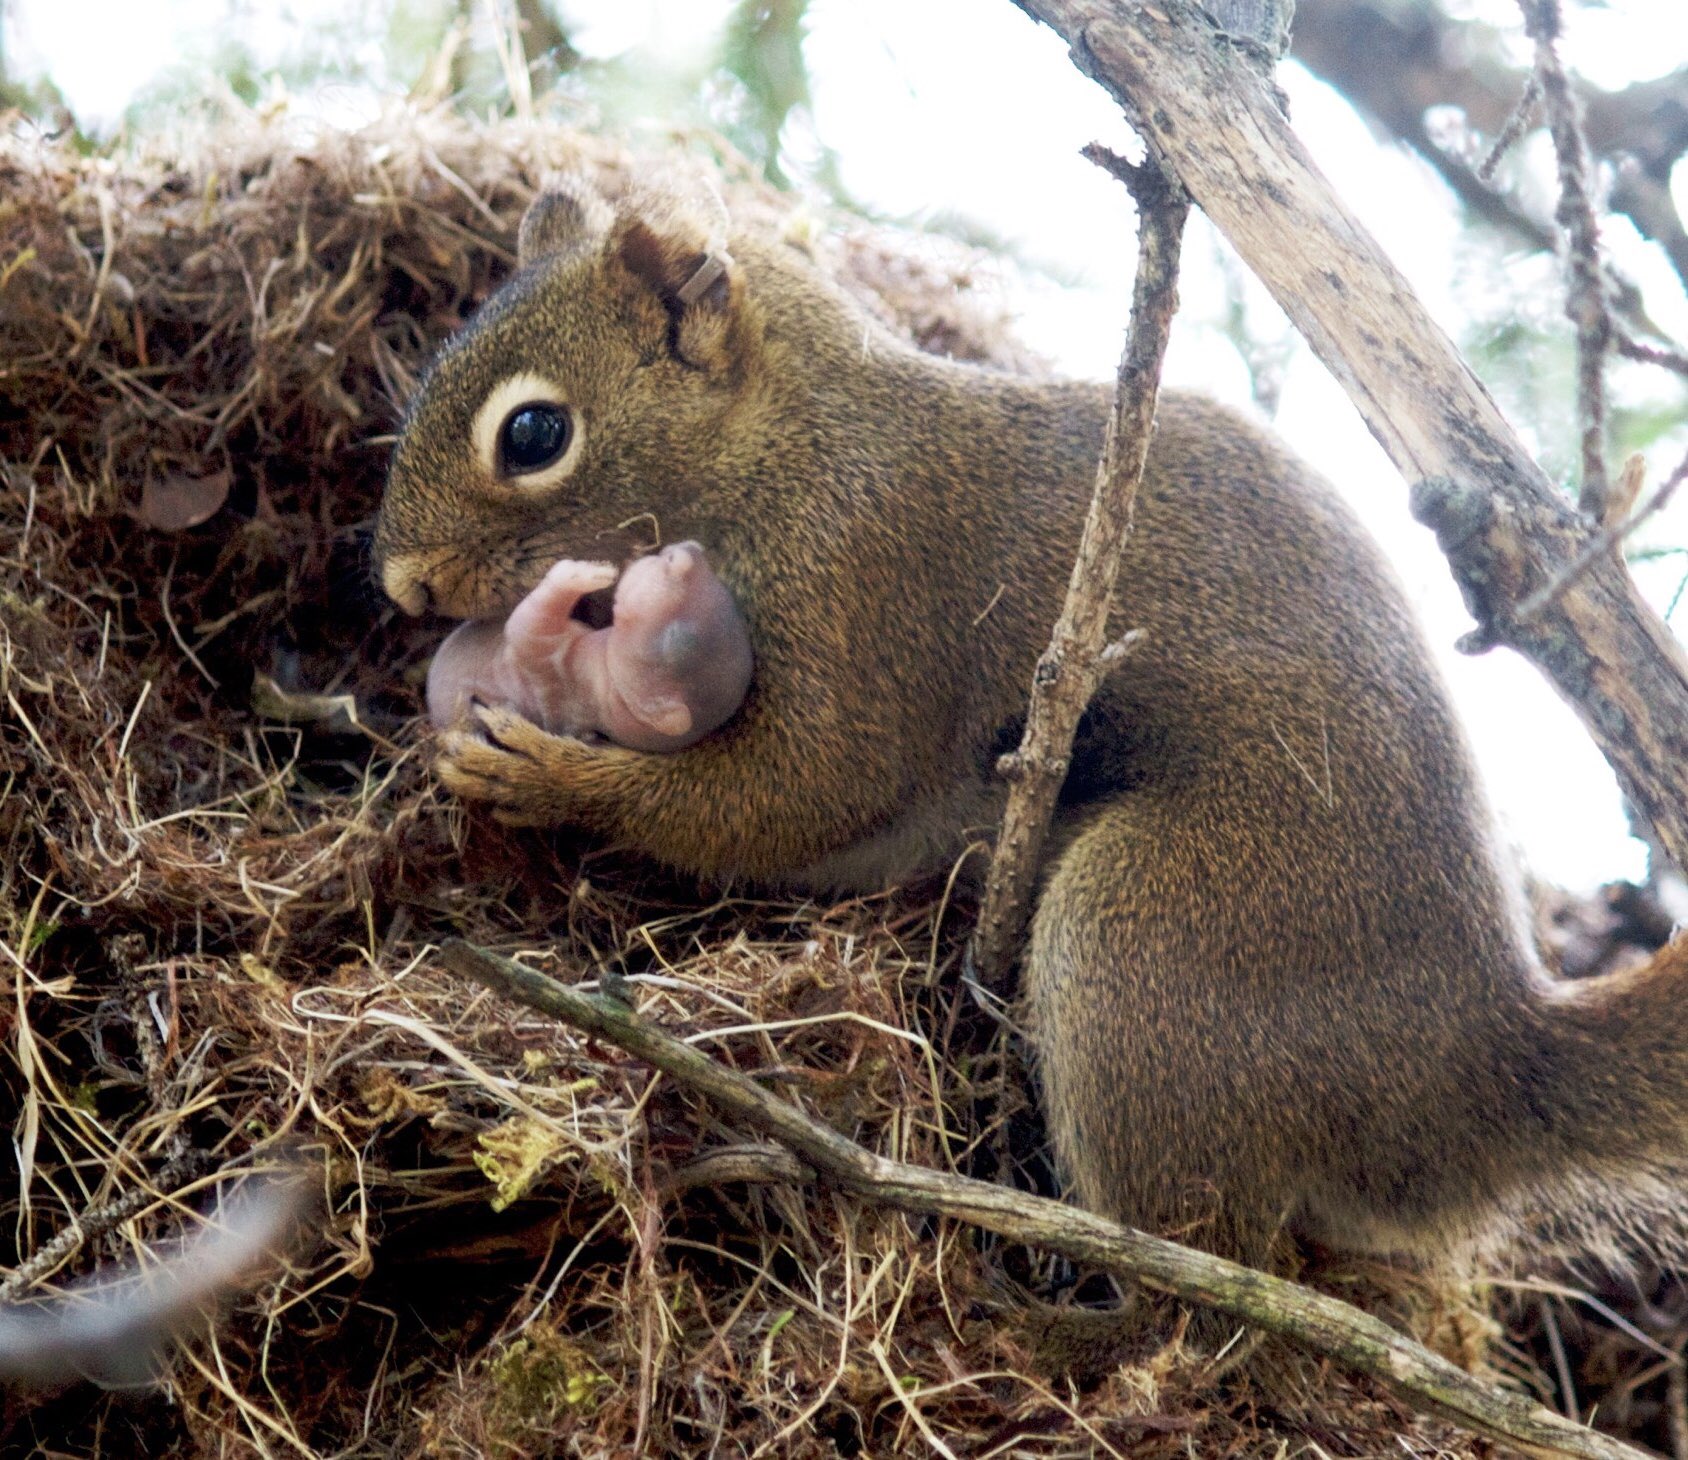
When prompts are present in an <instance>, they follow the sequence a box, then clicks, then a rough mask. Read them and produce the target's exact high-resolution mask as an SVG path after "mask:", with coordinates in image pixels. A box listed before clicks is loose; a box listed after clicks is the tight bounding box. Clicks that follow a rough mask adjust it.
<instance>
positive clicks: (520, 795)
mask: <svg viewBox="0 0 1688 1460" xmlns="http://www.w3.org/2000/svg"><path fill="white" fill-rule="evenodd" d="M602 754H603V750H602V749H601V748H600V747H597V746H593V745H588V744H586V742H584V741H582V740H577V739H575V738H574V737H572V736H567V735H552V734H550V733H549V732H548V731H545V730H542V729H540V728H539V726H537V725H535V724H534V723H533V721H531V720H526V719H523V718H522V716H520V715H518V714H516V713H515V712H514V711H512V710H506V709H499V708H496V707H493V706H490V705H481V704H477V705H474V706H472V707H471V709H470V711H469V713H468V714H467V715H466V716H464V718H463V719H461V720H460V721H458V723H457V724H456V725H455V726H453V727H452V728H451V729H450V730H447V731H445V732H443V733H442V734H441V735H440V741H439V753H438V755H437V756H436V757H435V760H434V769H435V770H436V771H437V772H438V774H439V778H440V781H441V783H442V784H443V785H444V786H445V788H446V790H448V791H450V792H451V793H452V794H453V795H454V796H461V797H462V798H463V799H464V800H467V801H488V802H491V803H492V808H493V815H494V816H496V817H497V818H498V820H500V821H502V822H503V823H504V824H505V825H507V826H557V825H560V824H562V823H564V822H568V821H571V820H573V819H574V818H573V816H572V815H571V813H572V812H574V811H575V810H576V809H577V807H576V804H575V803H576V798H575V797H574V796H573V795H571V794H570V788H571V786H572V785H573V783H574V780H575V778H576V776H577V775H578V773H579V771H580V770H581V769H582V768H583V767H584V766H585V764H586V763H587V762H588V761H589V760H590V759H591V758H593V757H595V756H599V755H602Z"/></svg>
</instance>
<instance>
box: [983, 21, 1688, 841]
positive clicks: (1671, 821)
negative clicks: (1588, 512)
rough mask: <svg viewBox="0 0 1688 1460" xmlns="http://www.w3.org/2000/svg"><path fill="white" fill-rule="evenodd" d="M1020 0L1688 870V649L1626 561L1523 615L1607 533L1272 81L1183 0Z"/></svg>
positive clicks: (1495, 629)
mask: <svg viewBox="0 0 1688 1460" xmlns="http://www.w3.org/2000/svg"><path fill="white" fill-rule="evenodd" d="M1016 3H1018V4H1019V5H1020V8H1021V9H1023V10H1025V11H1027V12H1028V13H1029V14H1031V15H1033V16H1034V17H1036V18H1037V19H1039V20H1042V21H1044V22H1045V23H1047V24H1049V25H1050V26H1052V27H1053V28H1054V29H1055V30H1057V31H1058V32H1059V33H1060V34H1061V35H1062V36H1063V37H1065V38H1066V40H1067V42H1068V44H1069V45H1071V47H1072V49H1073V57H1074V60H1075V62H1076V64H1077V65H1078V67H1079V69H1080V70H1082V71H1083V72H1084V73H1085V74H1086V75H1089V76H1092V77H1094V78H1095V79H1096V80H1098V81H1099V82H1101V83H1102V85H1103V86H1104V87H1106V88H1107V89H1108V91H1109V92H1111V93H1112V94H1113V96H1114V97H1115V99H1116V100H1118V101H1119V103H1120V104H1121V105H1122V106H1123V107H1124V108H1125V110H1126V113H1127V115H1128V116H1129V118H1130V119H1131V121H1132V123H1133V124H1134V125H1135V126H1136V127H1137V128H1138V130H1139V131H1140V132H1141V134H1142V135H1143V137H1144V139H1145V141H1146V142H1147V143H1148V145H1149V147H1150V150H1151V152H1152V153H1153V154H1154V155H1155V156H1157V157H1158V158H1160V159H1161V160H1162V162H1163V164H1164V165H1166V166H1168V167H1169V168H1170V169H1171V170H1172V171H1173V173H1174V174H1175V175H1176V176H1177V177H1178V178H1179V179H1180V181H1182V182H1183V184H1184V186H1185V188H1186V189H1187V190H1188V191H1189V193H1190V194H1191V196H1192V197H1193V198H1194V199H1195V201H1196V202H1197V204H1199V205H1200V207H1201V208H1202V209H1203V210H1204V211H1205V212H1206V213H1207V215H1208V217H1210V218H1211V219H1212V220H1213V221H1214V223H1215V224H1216V225H1217V226H1218V227H1219V228H1220V230H1221V231H1222V232H1224V233H1225V235H1226V236H1227V238H1229V239H1230V241H1231V243H1232V245H1233V246H1234V247H1235V248H1236V250H1237V252H1238V253H1239V254H1241V255H1242V257H1243V260H1244V261H1245V262H1246V263H1247V264H1248V265H1249V266H1250V267H1251V268H1252V269H1253V270H1254V271H1255V273H1256V274H1257V275H1259V277H1260V279H1261V280H1262V282H1264V283H1265V284H1266V286H1267V287H1268V288H1269V289H1270V290H1271V291H1272V294H1273V296H1274V297H1275V298H1276V299H1277V301H1278V303H1279V304H1280V305H1281V306H1282V307H1283V309H1284V310H1285V312H1286V313H1288V315H1289V316H1290V318H1291V319H1292V320H1293V321H1294V322H1295V324H1296V327H1297V328H1298V329H1300V331H1301V332H1302V334H1303V335H1304V336H1305V337H1306V339H1307V341H1308V343H1309V344H1310V345H1311V346H1312V348H1313V351H1314V353H1315V354H1317V355H1318V357H1319V359H1320V360H1322V361H1323V362H1324V364H1325V366H1326V367H1327V368H1328V369H1329V370H1330V371H1331V373H1332V374H1333V375H1335V376H1336V378H1337V380H1338V381H1340V382H1341V384H1342V386H1343V388H1344V389H1345V390H1346V391H1347V392H1348V394H1349V396H1350V398H1351V399H1352V400H1353V401H1354V403H1355V405H1356V406H1357V407H1358V408H1359V410H1360V413H1361V415H1362V416H1364V418H1365V420H1366V424H1367V425H1368V426H1369V427H1370V428H1371V431H1372V434H1373V435H1374V436H1376V437H1377V439H1378V441H1379V442H1380V443H1381V444H1382V446H1383V448H1384V450H1385V451H1387V452H1388V453H1389V456H1390V458H1391V459H1392V460H1393V461H1394V463H1395V464H1396V466H1397V467H1398V468H1399V469H1400V471H1401V473H1402V475H1404V476H1405V477H1406V478H1407V480H1408V482H1409V483H1411V484H1412V501H1413V509H1414V511H1415V512H1416V513H1417V514H1418V516H1419V518H1420V520H1421V521H1423V522H1425V523H1427V524H1428V525H1429V526H1431V527H1433V528H1434V529H1435V531H1436V535H1437V539H1438V541H1439V542H1440V543H1441V545H1442V550H1443V552H1444V553H1445V554H1446V555H1447V557H1448V560H1449V563H1450V565H1451V566H1452V568H1453V572H1454V577H1455V579H1456V580H1457V581H1458V583H1459V585H1460V589H1461V591H1462V592H1463V593H1464V595H1465V600H1466V604H1467V606H1468V607H1469V608H1470V610H1471V612H1472V614H1473V616H1474V617H1475V618H1476V619H1477V622H1478V625H1479V630H1478V635H1477V637H1476V639H1475V640H1474V641H1473V645H1472V646H1473V647H1487V646H1488V645H1491V644H1505V645H1509V646H1510V647H1512V648H1514V649H1516V650H1518V652H1520V653H1521V654H1523V655H1524V656H1525V657H1526V658H1528V659H1530V660H1531V661H1532V662H1533V663H1535V664H1536V666H1537V667H1538V668H1540V669H1541V670H1542V672H1543V673H1545V674H1546V675H1547V677H1548V678H1549V679H1550V680H1551V681H1552V682H1553V684H1554V685H1555V687H1556V688H1557V689H1558V690H1559V691H1560V693H1561V694H1562V695H1564V696H1565V698H1566V699H1567V700H1568V701H1569V702H1570V703H1571V705H1572V707H1573V708H1574V709H1575V710H1576V711H1577V713H1578V714H1579V716H1580V717H1581V718H1582V721H1583V723H1584V725H1585V726H1586V727H1587V728H1588V730H1589V733H1590V734H1591V735H1593V737H1594V739H1595V741H1596V742H1597V743H1598V744H1599V746H1600V748H1601V750H1602V751H1603V752H1604V753H1605V755H1606V758H1607V760H1608V761H1609V762H1610V763H1611V765H1612V768H1613V770H1614V771H1616V773H1617V776H1618V780H1619V782H1620V784H1621V785H1622V787H1623V790H1624V792H1625V794H1626V795H1628V796H1629V797H1630V799H1631V801H1632V802H1633V803H1634V804H1635V805H1636V807H1637V808H1639V810H1640V811H1641V813H1642V815H1644V816H1645V817H1646V819H1647V821H1648V823H1649V824H1650V826H1651V827H1652V829H1653V831H1654V832H1655V834H1656V836H1657V839H1658V842H1659V844H1660V845H1661V846H1662V847H1663V848H1664V849H1665V851H1666V852H1667V854H1668V855H1669V856H1670V857H1671V858H1672V859H1673V860H1674V861H1675V862H1676V863H1677V865H1678V866H1688V653H1685V652H1684V650H1683V646H1682V645H1681V644H1680V643H1679V642H1678V641H1677V640H1676V638H1675V636H1674V635H1672V633H1671V632H1670V630H1669V629H1668V628H1667V627H1666V626H1665V625H1664V623H1663V622H1661V621H1660V619H1659V617H1658V615H1657V614H1656V613H1654V612H1653V610H1652V609H1651V608H1650V607H1649V606H1648V605H1647V603H1646V601H1645V600H1644V599H1642V597H1641V596H1640V594H1639V593H1638V592H1637V591H1636V588H1635V585H1634V583H1633V582H1632V581H1631V580H1630V577H1629V574H1628V572H1627V571H1626V570H1625V568H1624V566H1623V564H1622V563H1621V562H1619V561H1616V560H1615V559H1614V558H1608V559H1605V560H1603V561H1601V562H1598V563H1596V564H1594V565H1593V566H1592V567H1591V568H1590V569H1589V571H1588V572H1587V573H1586V574H1584V575H1583V576H1582V577H1580V578H1578V579H1577V581H1576V583H1575V584H1574V586H1572V587H1571V588H1570V589H1569V590H1568V591H1567V592H1565V593H1564V594H1563V595H1561V596H1560V597H1559V598H1558V599H1557V600H1556V601H1555V602H1554V603H1553V604H1552V605H1551V606H1550V607H1548V608H1545V609H1544V610H1543V611H1542V612H1540V613H1539V614H1538V615H1536V616H1535V617H1533V618H1531V619H1529V620H1527V621H1523V622H1520V621H1517V620H1516V619H1515V617H1514V609H1515V606H1516V605H1517V604H1519V603H1521V602H1524V601H1525V600H1527V599H1528V598H1530V597H1531V595H1532V594H1534V593H1536V592H1537V590H1539V589H1541V588H1543V587H1545V586H1546V585H1547V584H1549V583H1551V582H1553V581H1554V580H1555V579H1556V578H1557V577H1558V576H1559V575H1560V574H1561V573H1562V572H1563V570H1564V569H1565V568H1566V567H1567V566H1568V565H1569V564H1570V563H1572V562H1574V561H1575V560H1576V559H1577V558H1578V557H1579V556H1580V555H1581V553H1582V551H1583V549H1584V548H1585V547H1586V546H1587V544H1588V543H1589V541H1590V540H1591V539H1592V537H1593V534H1594V532H1595V531H1596V527H1595V525H1593V524H1590V523H1588V522H1587V521H1586V520H1584V519H1583V518H1581V517H1579V516H1578V515H1577V513H1576V512H1574V511H1573V510H1572V509H1571V507H1570V506H1569V504H1567V503H1566V502H1565V501H1564V500H1563V499H1562V498H1561V497H1560V495H1559V493H1558V492H1557V491H1555V489H1554V488H1553V486H1552V484H1551V483H1550V482H1549V481H1548V480H1547V478H1546V477H1545V476H1544V475H1543V473H1542V471H1541V469H1540V468H1539V467H1538V466H1537V465H1536V464H1535V462H1534V461H1532V460H1531V458H1530V456H1529V453H1528V452H1527V451H1525V449H1524V447H1523V446H1522V444H1521V443H1520V442H1519V441H1518V439H1517V437H1516V436H1515V435H1514V434H1513V432H1512V429H1511V427H1510V426H1508V425H1507V423H1506V420H1505V418H1504V417H1502V415H1501V414H1500V411H1499V410H1498V409H1497V408H1496V406H1495V403H1494V402H1493V401H1492V400H1491V399H1490V398H1489V394H1488V392H1487V391H1486V390H1485V389H1484V388H1483V386H1482V383H1481V382H1480V381H1478V379H1477V378H1476V376H1474V375H1473V374H1472V372H1471V370H1470V368H1469V367H1468V366H1467V365H1466V364H1465V362H1464V361H1463V360H1462V359H1461V358H1460V356H1459V353H1458V352H1457V351H1456V350H1455V349H1454V347H1453V345H1452V343H1451V342H1450V341H1449V340H1448V338H1447V337H1446V336H1445V335H1444V334H1443V333H1442V331H1441V330H1440V329H1439V328H1438V327H1437V326H1436V324H1435V322H1434V321H1433V320H1432V319H1431V318H1430V316H1429V314H1428V313H1427V312H1426V311H1425V309H1424V307H1423V305H1421V304H1420V303H1419V302H1418V300H1417V299H1416V298H1415V297H1414V296H1413V293H1412V290H1411V288H1410V287H1409V285H1408V284H1407V281H1406V280H1405V279H1404V278H1403V277H1402V276H1401V273H1400V271H1399V270H1398V269H1396V268H1395V266H1394V265H1393V264H1392V263H1391V262H1390V261H1389V259H1388V257H1387V256H1386V255H1385V254H1384V253H1383V251H1382V249H1380V248H1379V247H1378V245H1377V243H1376V241H1375V240H1374V239H1372V238H1371V236H1370V235H1369V234H1367V233H1366V231H1365V230H1364V228H1362V227H1361V226H1360V224H1359V222H1358V221H1357V220H1356V219H1355V218H1354V217H1353V215H1352V214H1351V213H1350V212H1349V211H1348V209H1347V208H1346V207H1345V206H1344V205H1343V203H1342V200H1341V199H1340V198H1338V197H1337V196H1336V194H1335V193H1334V191H1333V190H1332V189H1331V187H1330V185H1329V183H1327V182H1326V181H1325V179H1324V178H1323V177H1322V176H1320V174H1319V172H1318V170H1317V169H1316V168H1315V167H1314V165H1313V162H1312V159H1311V158H1310V157H1309V156H1308V155H1307V151H1306V149H1305V148H1304V147H1303V146H1302V145H1301V142H1300V140H1299V139H1298V138H1297V137H1296V136H1295V134H1294V133H1293V132H1292V131H1291V130H1290V129H1289V126H1288V124H1287V122H1285V120H1284V118H1283V116H1282V115H1281V113H1280V112H1279V110H1278V108H1277V106H1276V104H1275V102H1274V101H1273V98H1272V96H1271V92H1270V89H1269V85H1268V84H1267V83H1266V82H1265V81H1263V80H1262V79H1261V78H1260V77H1259V76H1257V75H1256V74H1255V73H1254V72H1253V71H1252V69H1251V68H1250V67H1249V66H1248V65H1247V64H1246V63H1244V62H1243V61H1242V60H1240V59H1239V58H1238V56H1237V55H1236V54H1235V53H1234V52H1233V50H1232V49H1231V48H1230V47H1229V46H1228V45H1227V44H1226V43H1225V42H1224V41H1222V40H1221V39H1219V38H1218V37H1216V35H1215V33H1214V31H1213V30H1212V28H1211V26H1210V25H1209V24H1208V23H1207V22H1206V21H1205V20H1204V19H1203V18H1202V16H1201V14H1200V13H1199V12H1198V11H1197V10H1196V9H1195V8H1194V7H1193V6H1192V5H1190V4H1188V3H1187V0H1156V3H1155V4H1152V5H1148V4H1130V5H1118V4H1112V3H1108V0H1016Z"/></svg>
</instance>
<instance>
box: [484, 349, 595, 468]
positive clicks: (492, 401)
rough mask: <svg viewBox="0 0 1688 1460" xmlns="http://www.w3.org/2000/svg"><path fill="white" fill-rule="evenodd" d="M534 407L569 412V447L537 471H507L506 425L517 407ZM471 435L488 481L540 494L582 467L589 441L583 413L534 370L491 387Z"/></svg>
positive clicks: (513, 376) (512, 376)
mask: <svg viewBox="0 0 1688 1460" xmlns="http://www.w3.org/2000/svg"><path fill="white" fill-rule="evenodd" d="M534 404H543V405H553V406H556V407H557V408H558V409H559V410H562V411H566V412H567V413H568V416H569V421H570V431H569V442H568V445H567V446H566V447H565V448H564V450H563V454H562V455H561V456H559V457H558V458H557V459H556V460H555V461H551V462H547V463H546V464H545V465H544V466H542V467H540V468H539V470H537V471H531V472H510V471H507V470H506V469H505V465H504V462H503V461H502V459H501V454H500V451H499V445H498V442H499V436H500V434H501V433H502V431H503V429H504V422H505V421H506V419H508V417H509V415H510V413H511V412H512V411H513V410H515V409H516V408H517V407H518V406H524V405H534ZM469 432H470V437H471V439H472V440H473V441H474V445H475V455H476V456H477V457H478V458H479V459H480V463H481V467H482V469H483V470H484V471H485V472H486V474H487V476H488V478H489V479H491V480H492V481H496V482H507V483H509V484H510V485H511V486H513V487H516V488H518V489H520V490H521V491H524V492H540V491H544V490H545V489H546V488H548V487H554V486H556V485H557V483H558V482H560V481H562V480H563V479H564V478H565V477H566V476H568V475H569V473H570V472H572V471H573V470H574V469H575V467H576V466H577V465H579V462H580V453H581V448H582V445H583V443H584V442H585V439H586V423H585V421H583V420H582V419H581V417H580V412H579V411H576V410H574V409H573V408H572V407H570V405H569V404H568V402H567V400H566V399H564V396H563V392H562V391H561V389H559V388H558V386H557V385H556V384H555V383H554V382H553V381H550V380H547V379H546V378H545V377H544V376H543V375H536V374H534V373H533V372H532V371H531V370H523V371H521V372H520V373H519V374H516V375H511V376H509V377H507V378H506V379H504V380H501V381H499V383H498V384H497V385H496V386H494V387H493V388H492V390H491V391H490V392H489V393H488V395H487V398H486V399H485V400H484V401H482V402H481V408H480V409H479V410H478V411H476V412H475V420H474V424H473V425H472V426H471V427H470V428H469Z"/></svg>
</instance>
